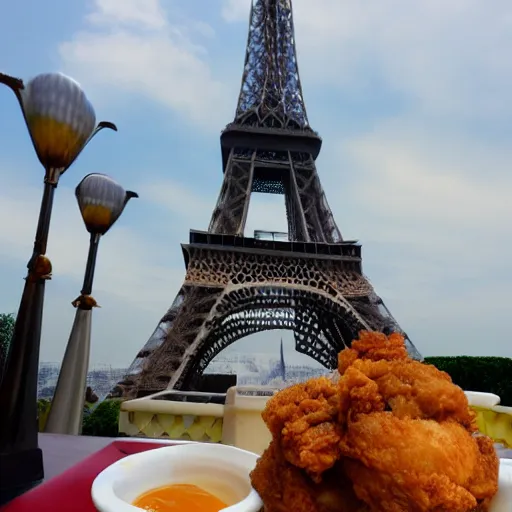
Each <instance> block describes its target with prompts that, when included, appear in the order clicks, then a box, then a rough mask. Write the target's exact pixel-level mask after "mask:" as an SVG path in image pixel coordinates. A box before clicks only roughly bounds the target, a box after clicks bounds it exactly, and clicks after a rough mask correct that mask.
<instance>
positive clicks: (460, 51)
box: [0, 0, 512, 367]
mask: <svg viewBox="0 0 512 512" xmlns="http://www.w3.org/2000/svg"><path fill="white" fill-rule="evenodd" d="M28 7H29V6H28V2H27V1H26V0H23V1H21V2H19V3H18V4H16V5H9V7H7V8H6V9H7V14H8V15H6V16H5V17H4V19H3V20H1V21H0V28H2V31H0V43H2V44H3V45H4V47H5V48H7V47H10V45H9V44H8V42H9V40H12V39H11V38H14V37H15V36H16V34H17V33H18V32H20V31H23V32H24V33H25V31H26V32H27V37H26V38H25V39H24V41H23V43H22V44H19V45H14V46H13V47H12V49H11V50H10V54H9V55H6V58H5V59H4V61H3V64H2V65H3V66H5V68H2V70H3V71H5V72H8V73H11V74H15V75H19V76H23V77H27V78H28V77H30V76H33V75H34V74H36V73H38V72H42V71H47V70H60V71H63V72H65V73H67V74H69V75H70V76H73V77H74V78H76V79H77V80H78V81H79V82H80V83H81V84H82V85H83V87H84V89H85V90H86V92H87V94H88V96H89V98H90V99H91V101H92V103H93V104H94V106H95V108H96V112H97V118H98V120H102V119H106V120H109V121H113V122H115V123H116V124H117V125H118V127H119V133H117V134H108V135H106V136H102V137H101V138H98V140H97V141H95V143H94V145H91V148H89V150H88V151H87V152H85V153H84V154H83V155H82V156H81V158H80V160H79V161H78V162H77V163H76V165H74V166H73V167H72V168H71V169H70V170H69V171H68V173H66V174H65V176H64V177H63V179H62V184H61V185H59V194H58V197H57V199H56V204H55V215H54V219H53V220H52V228H51V233H50V243H49V247H48V256H49V257H50V258H51V260H52V262H53V266H54V277H53V279H52V281H51V282H50V283H48V286H47V297H46V307H45V317H44V325H43V344H42V347H41V360H42V361H45V360H46V361H49V360H51V361H58V360H60V359H61V358H62V356H63V354H64V347H65V344H66V342H67V337H68V335H69V330H70V327H71V323H72V317H73V315H74V309H73V308H72V307H71V304H70V302H71V300H73V299H74V298H75V297H76V295H77V294H78V292H79V289H80V284H81V279H82V277H83V274H82V273H83V268H84V261H85V255H86V249H85V248H86V246H87V240H88V237H87V234H86V232H85V229H84V228H83V225H82V222H81V219H80V216H79V214H78V208H77V206H76V204H75V200H74V197H73V190H74V187H75V186H76V184H77V183H78V182H79V180H80V179H81V178H82V177H83V176H84V175H85V174H87V173H89V172H105V173H107V174H110V175H112V176H113V177H114V178H115V179H116V180H117V181H119V182H120V183H121V184H122V185H123V186H124V187H126V188H129V189H132V190H135V191H137V192H138V193H139V195H140V201H139V202H138V203H137V204H136V205H133V208H130V209H129V211H127V212H126V213H125V214H124V216H123V218H121V219H120V221H119V223H118V224H117V225H116V226H115V227H114V228H113V230H112V232H111V233H109V236H108V237H107V238H106V239H105V240H104V243H103V247H102V251H101V254H100V257H99V259H98V270H97V274H96V279H95V286H94V290H93V295H94V297H95V298H96V299H97V301H98V303H99V304H100V305H101V306H102V309H99V310H97V311H96V312H95V317H94V320H93V338H92V351H91V363H92V364H96V363H100V362H106V361H110V362H111V364H112V365H113V366H119V367H123V366H127V365H128V364H130V363H131V359H132V358H133V355H134V354H135V353H136V352H137V350H138V349H139V348H140V347H141V346H142V345H143V344H144V343H145V342H146V340H147V339H148V338H149V336H150V335H151V333H152V331H153V329H154V327H155V325H156V324H157V323H158V320H159V319H160V317H161V316H162V315H163V314H164V313H165V311H166V310H167V308H168V307H170V305H171V302H172V300H173V299H174V296H175V295H176V293H177V291H178V289H179V286H180V285H181V282H182V280H183V275H184V264H183V261H182V256H181V249H180V247H179V244H180V243H182V242H186V241H187V239H188V230H189V229H205V228H206V227H207V225H208V221H209V216H210V214H211V211H212V209H213V207H214V204H215V201H216V198H217V194H218V191H219V187H220V184H221V180H222V171H221V159H220V150H219V141H218V135H219V132H220V130H221V129H222V128H223V127H224V126H225V125H226V124H227V123H228V122H230V121H231V120H232V118H233V113H234V108H235V105H236V99H237V94H238V90H237V87H238V86H239V84H240V77H241V74H242V67H243V57H244V54H243V52H244V46H245V38H246V31H247V20H248V14H249V1H248V0H230V1H229V0H224V1H221V0H216V1H212V2H208V5H207V6H206V7H205V4H204V2H203V3H202V2H201V1H200V0H191V1H190V2H188V3H187V5H186V6H185V5H182V6H178V5H176V4H174V3H172V2H170V1H164V0H162V1H158V0H145V1H142V0H124V1H122V2H121V1H119V0H95V1H83V2H82V1H81V2H76V3H73V5H69V4H68V3H65V2H64V1H63V0H55V1H54V2H52V3H51V5H45V6H39V5H36V6H33V5H30V9H29V8H28ZM294 8H295V9H294V10H295V18H296V31H297V45H298V53H299V62H300V71H301V79H302V82H303V87H304V96H305V99H306V105H307V108H308V115H309V118H310V121H311V124H312V126H313V128H314V129H315V130H318V131H319V133H320V135H321V136H322V137H323V139H324V145H323V150H322V153H321V155H320V157H319V159H318V172H319V175H320V179H321V180H322V183H323V185H324V187H325V189H326V192H327V194H328V197H329V201H330V203H331V207H332V209H333V211H334V215H335V218H336V220H337V222H338V225H339V227H340V229H341V231H342V234H343V235H344V237H345V238H346V239H352V238H355V239H359V240H360V241H361V242H362V244H363V266H364V270H365V273H366V274H367V275H369V276H370V279H371V280H372V283H373V284H374V285H375V287H376V289H377V290H378V291H379V294H380V295H381V296H382V297H383V299H384V301H385V302H386V304H387V305H388V306H389V308H390V309H391V311H392V312H393V314H394V316H395V317H396V318H397V320H398V321H399V322H400V324H401V325H402V327H403V328H404V329H405V330H406V332H407V333H408V334H409V336H410V337H411V339H412V341H413V342H414V343H415V345H416V346H417V348H418V349H419V350H420V351H421V352H422V353H423V354H424V355H457V354H467V355H502V356H508V357H510V356H511V355H512V350H511V349H510V344H508V343H507V338H506V336H507V334H508V329H507V327H506V325H505V321H506V318H507V315H506V313H507V311H508V305H507V297H508V289H509V285H510V284H511V281H512V270H511V267H510V263H509V262H510V260H511V256H512V242H511V241H510V235H512V233H511V230H510V228H509V226H508V218H510V214H512V205H511V204H510V202H509V201H508V190H509V189H510V186H511V185H512V178H511V176H510V172H509V170H508V169H509V167H510V161H511V157H512V150H511V149H510V148H509V147H508V146H509V144H508V137H509V136H510V132H511V131H512V127H511V125H510V121H509V119H510V106H509V102H508V90H509V88H510V85H512V69H511V68H510V64H508V51H509V50H510V49H512V36H511V35H510V31H507V25H506V21H505V19H506V16H504V14H506V13H509V14H512V7H511V6H509V5H508V4H507V3H506V2H504V1H500V2H497V4H495V6H494V8H493V10H490V9H487V10H485V9H484V8H483V7H482V6H480V5H477V3H465V4H464V5H463V4H459V3H456V4H453V5H444V4H441V3H438V2H433V3H432V2H426V1H422V2H418V3H417V4H415V5H414V6H411V5H409V3H407V2H405V1H398V0H397V2H395V3H393V6H391V5H390V6H382V5H381V4H380V3H378V2H375V1H372V2H370V3H369V5H368V6H367V8H366V9H364V10H363V9H362V7H360V6H359V3H358V2H356V1H355V0H353V1H346V2H335V1H333V0H318V2H316V3H315V7H312V5H311V3H310V2H307V1H306V0H295V2H294ZM396 9H400V10H401V13H402V17H400V19H399V20H397V19H395V18H396V17H395V12H394V10H396ZM24 11H28V13H29V14H28V16H27V14H26V12H24ZM7 20H9V23H7ZM63 20H66V23H62V22H63ZM41 21H44V23H41ZM490 27H492V29H491V28H490ZM413 28H414V30H413ZM484 43H485V44H484ZM490 56H492V58H490ZM0 110H1V111H2V113H3V116H2V118H1V119H0V140H1V141H2V142H1V143H0V173H1V175H2V178H3V183H4V187H3V188H2V190H1V191H0V214H1V215H2V218H4V219H12V220H11V221H10V222H4V223H2V226H1V227H0V279H1V282H2V290H3V293H2V294H1V296H0V311H3V312H10V311H14V310H15V308H16V307H17V305H18V302H19V296H20V293H21V289H22V284H23V283H22V278H23V275H24V265H25V264H26V261H27V259H28V257H29V255H30V250H31V245H32V241H33V233H34V230H35V223H36V220H37V211H38V208H39V197H40V185H41V181H42V173H41V169H40V167H39V165H38V163H37V161H36V158H35V155H34V153H33V151H32V149H31V147H30V141H29V138H28V135H27V133H26V130H25V128H24V126H23V121H22V118H21V114H20V113H19V111H18V107H17V105H16V103H15V101H14V99H13V98H12V95H11V94H9V92H8V91H7V90H3V91H2V92H1V94H0ZM248 224H249V227H248V229H247V230H246V234H248V235H250V234H251V233H252V232H253V231H254V230H255V229H264V230H271V231H286V221H285V215H284V203H283V201H282V198H280V197H272V196H270V197H269V196H262V197H257V198H255V200H253V202H252V203H251V207H250V211H249V222H248ZM290 336H291V334H290V333H286V334H285V338H286V339H290ZM280 337H281V333H280V332H279V333H275V332H274V333H260V334H259V335H256V336H252V337H250V338H247V339H245V340H241V341H240V342H238V344H237V347H238V349H239V350H240V351H241V352H250V351H252V350H254V346H255V345H256V346H257V347H258V352H261V351H263V352H269V351H273V349H274V348H275V351H276V352H277V350H278V342H279V339H280ZM262 349H263V350H262Z"/></svg>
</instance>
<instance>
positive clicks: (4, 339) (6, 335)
mask: <svg viewBox="0 0 512 512" xmlns="http://www.w3.org/2000/svg"><path fill="white" fill-rule="evenodd" d="M15 321H16V317H15V316H14V314H13V313H0V375H1V374H2V373H3V371H4V366H5V363H6V361H7V355H8V354H9V346H10V345H11V339H12V334H13V331H14V322H15Z"/></svg>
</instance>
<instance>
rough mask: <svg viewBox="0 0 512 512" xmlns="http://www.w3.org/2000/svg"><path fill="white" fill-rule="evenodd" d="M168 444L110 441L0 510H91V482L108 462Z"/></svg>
mask: <svg viewBox="0 0 512 512" xmlns="http://www.w3.org/2000/svg"><path fill="white" fill-rule="evenodd" d="M162 446H169V445H168V444H159V443H157V442H155V443H139V442H135V441H114V442H112V443H111V444H109V445H108V446H106V447H105V448H103V449H101V450H99V451H97V452H96V453H94V454H92V455H90V456H89V457H87V458H86V459H84V460H83V461H82V462H80V463H78V464H76V465H75V466H73V467H72V468H71V469H68V470H67V471H65V472H64V473H62V474H61V475H59V476H56V477H55V478H52V479H51V480H48V481H47V482H44V483H43V484H41V485H40V486H38V487H36V488H35V489H33V490H31V491H29V492H27V493H26V494H23V495H22V496H20V497H19V498H16V499H15V500H14V501H12V502H10V503H8V504H7V505H5V506H4V507H3V508H2V509H1V512H28V511H30V512H32V511H33V512H36V511H37V512H95V511H96V508H95V507H94V504H93V502H92V499H91V486H92V483H93V481H94V479H95V478H96V476H97V475H98V474H99V473H101V471H102V470H103V469H105V468H106V467H107V466H109V465H110V464H113V463H114V462H116V461H118V460H120V459H122V458H124V457H126V456H127V455H131V454H133V453H139V452H144V451H146V450H152V449H154V448H160V447H162Z"/></svg>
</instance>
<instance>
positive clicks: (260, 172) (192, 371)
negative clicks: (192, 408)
mask: <svg viewBox="0 0 512 512" xmlns="http://www.w3.org/2000/svg"><path fill="white" fill-rule="evenodd" d="M220 139H221V149H222V169H223V181H222V184H221V189H220V193H219V196H218V200H217V203H216V205H215V207H214V209H213V213H212V216H211V221H210V224H209V227H208V230H207V231H197V230H191V231H190V240H189V243H188V244H184V245H182V249H183V255H184V259H185V267H186V272H185V278H184V282H183V285H182V287H181V289H180V290H179V292H178V295H177V296H176V298H175V300H174V302H173V304H172V306H171V307H170V309H169V310H168V311H167V313H166V314H165V315H164V316H163V317H162V319H161V321H160V323H159V325H158V326H157V328H156V330H155V332H154V333H153V335H152V336H151V337H150V339H149V340H148V342H147V343H146V344H145V345H144V347H143V348H142V349H141V350H140V351H139V353H138V354H137V356H136V358H135V360H134V362H133V363H132V365H131V367H130V369H129V370H128V373H127V375H126V376H125V378H124V379H123V380H122V381H121V382H119V383H118V384H117V386H116V387H115V388H114V390H113V391H112V396H123V397H126V398H133V397H138V396H142V395H147V394H150V393H154V392H157V391H161V390H164V389H176V390H193V389H200V388H201V389H203V388H204V386H202V385H201V381H202V379H203V372H204V370H205V369H206V367H207V366H208V364H209V363H210V362H211V361H212V359H213V358H214V357H215V356H216V355H217V354H218V353H219V352H221V351H222V350H223V349H224V348H226V347H227V346H229V345H230V344H232V343H234V342H236V341H237V340H239V339H241V338H243V337H245V336H248V335H251V334H254V333H257V332H261V331H266V330H272V329H289V330H292V331H293V332H294V337H295V348H296V350H297V351H299V352H302V353H304V354H307V355H309V356H310V357H312V358H313V359H315V360H316V361H318V362H319V363H321V364H322V365H324V366H325V367H326V368H328V369H332V368H335V367H336V364H337V354H338V352H339V351H340V350H342V349H343V348H345V347H347V346H350V344H351V342H352V340H353V339H354V338H356V337H357V335H358V332H359V331H360V330H362V329H371V330H380V331H383V332H387V333H389V332H392V331H396V332H401V333H403V334H404V336H405V339H406V344H407V347H408V350H409V352H410V353H411V355H412V356H413V357H415V358H421V356H420V354H419V353H418V352H417V350H416V349H415V347H414V345H413V344H412V342H411V341H410V340H409V338H408V337H407V336H406V335H405V333H404V332H403V330H402V329H401V327H400V326H399V324H398V323H397V322H396V320H395V319H394V318H393V316H392V315H391V313H390V312H389V310H388V309H387V308H386V306H385V305H384V303H383V301H382V300H381V299H380V298H379V297H378V295H377V294H376V293H375V291H374V289H373V287H372V285H371V284H370V282H369V281H368V279H367V278H366V277H365V276H364V274H363V272H362V259H361V245H359V244H358V243H357V242H355V241H350V240H344V239H343V237H342V235H341V232H340V230H339V228H338V226H337V224H336V221H335V220H334V217H333V214H332V211H331V209H330V207H329V203H328V201H327V198H326V196H325V193H324V190H323V188H322V185H321V183H320V178H319V176H318V173H317V169H316V164H315V160H316V158H317V157H318V154H319V153H320V150H321V146H322V140H321V138H320V137H319V135H318V134H317V133H316V132H315V131H314V130H313V129H312V128H311V126H310V125H309V121H308V116H307V113H306V106H305V103H304V97H303V94H302V87H301V83H300V77H299V71H298V65H297V55H296V49H295V36H294V26H293V14H292V4H291V0H253V2H252V7H251V16H250V25H249V36H248V40H247V49H246V56H245V63H244V70H243V77H242V86H241V89H240V94H239V97H238V103H237V107H236V113H235V118H234V120H233V122H232V123H230V124H228V125H227V127H226V128H225V130H224V131H223V132H222V134H221V138H220ZM253 193H265V194H280V195H282V196H284V200H285V204H286V216H287V223H288V233H287V236H286V237H284V238H285V239H284V240H283V239H279V237H277V239H276V237H274V239H273V240H262V239H261V237H259V236H254V237H248V236H245V233H244V231H245V226H246V221H247V213H248V209H249V202H250V199H251V195H252V194H253ZM276 350H277V343H276Z"/></svg>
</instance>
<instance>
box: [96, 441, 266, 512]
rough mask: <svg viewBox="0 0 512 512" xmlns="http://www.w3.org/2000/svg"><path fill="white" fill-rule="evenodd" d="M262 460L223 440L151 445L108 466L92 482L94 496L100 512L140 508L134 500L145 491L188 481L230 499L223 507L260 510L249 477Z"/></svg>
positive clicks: (249, 511)
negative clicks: (223, 443) (222, 441)
mask: <svg viewBox="0 0 512 512" xmlns="http://www.w3.org/2000/svg"><path fill="white" fill-rule="evenodd" d="M257 459H258V455H256V454H254V453H251V452H246V451H244V450H240V449H238V448H235V447H233V446H226V445H221V444H208V443H204V444H203V443H190V444H179V445H176V446H166V447H165V448H157V449H154V450H148V451H146V452H141V453H136V454H134V455H130V456H128V457H125V458H124V459H121V460H119V461H117V462H115V463H114V464H112V465H111V466H109V467H108V468H106V469H104V470H103V471H102V472H101V473H100V474H99V475H98V476H97V477H96V479H95V480H94V483H93V484H92V490H91V493H92V500H93V502H94V505H95V506H96V508H97V509H98V510H99V511H100V512H140V510H141V509H140V508H138V507H135V506H134V505H132V503H133V502H134V501H135V499H137V498H138V497H139V496H140V495H141V494H144V493H145V492H147V491H150V490H151V489H155V488H158V487H163V486H165V485H170V484H173V483H187V484H195V485H197V486H199V487H201V488H202V489H204V490H205V491H208V492H211V493H212V494H214V495H215V496H217V497H218V498H219V499H221V500H222V501H223V502H224V503H226V504H227V505H228V507H227V508H224V509H222V510H223V512H258V511H259V510H260V509H261V508H262V506H263V503H262V502H261V499H260V497H259V496H258V493H257V492H256V491H255V490H254V489H252V487H251V482H250V479H249V473H250V472H251V471H252V469H253V468H254V466H255V465H256V461H257Z"/></svg>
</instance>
